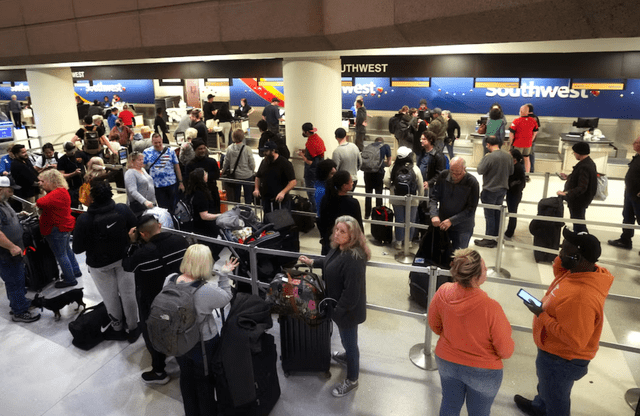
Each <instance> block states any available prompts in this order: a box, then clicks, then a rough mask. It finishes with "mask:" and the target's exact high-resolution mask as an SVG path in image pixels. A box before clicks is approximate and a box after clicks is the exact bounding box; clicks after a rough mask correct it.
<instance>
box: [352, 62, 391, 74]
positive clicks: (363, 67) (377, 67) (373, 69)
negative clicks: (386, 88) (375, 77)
mask: <svg viewBox="0 0 640 416" xmlns="http://www.w3.org/2000/svg"><path fill="white" fill-rule="evenodd" d="M388 66H389V64H342V72H361V73H380V72H387V67H388Z"/></svg>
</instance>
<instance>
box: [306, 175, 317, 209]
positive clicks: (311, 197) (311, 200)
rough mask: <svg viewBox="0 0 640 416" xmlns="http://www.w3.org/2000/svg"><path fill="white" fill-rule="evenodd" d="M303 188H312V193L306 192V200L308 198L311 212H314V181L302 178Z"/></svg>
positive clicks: (315, 207)
mask: <svg viewBox="0 0 640 416" xmlns="http://www.w3.org/2000/svg"><path fill="white" fill-rule="evenodd" d="M304 187H305V188H313V191H307V198H309V203H310V204H311V211H312V212H316V211H317V206H316V181H315V180H312V179H310V178H309V179H307V178H304Z"/></svg>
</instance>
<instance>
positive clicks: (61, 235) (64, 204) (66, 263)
mask: <svg viewBox="0 0 640 416" xmlns="http://www.w3.org/2000/svg"><path fill="white" fill-rule="evenodd" d="M38 182H39V184H40V188H41V189H42V190H43V191H44V192H46V195H45V196H43V197H42V198H40V199H38V200H37V201H36V205H37V206H38V208H39V209H40V210H41V211H42V215H41V216H40V233H42V235H43V236H44V238H45V239H46V240H47V242H48V243H49V246H50V247H51V251H53V254H54V256H55V257H56V261H57V262H58V264H59V265H60V269H61V270H62V279H63V280H62V281H59V282H56V283H55V287H57V288H64V287H69V286H75V285H77V284H78V281H77V280H76V278H78V277H80V276H82V272H81V271H80V266H78V261H77V260H76V256H75V254H73V250H71V245H70V244H69V241H70V237H69V236H70V233H71V231H73V228H74V227H75V225H76V219H75V218H74V217H73V216H72V215H71V197H70V196H69V191H68V189H69V185H68V184H67V180H66V179H65V178H64V176H62V173H60V172H59V171H58V170H56V169H47V170H45V171H43V172H42V173H41V174H40V175H39V176H38Z"/></svg>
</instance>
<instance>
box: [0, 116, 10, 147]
mask: <svg viewBox="0 0 640 416" xmlns="http://www.w3.org/2000/svg"><path fill="white" fill-rule="evenodd" d="M11 140H13V123H12V122H10V121H3V122H0V142H9V141H11Z"/></svg>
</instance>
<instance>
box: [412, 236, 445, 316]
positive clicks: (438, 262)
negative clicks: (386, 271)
mask: <svg viewBox="0 0 640 416" xmlns="http://www.w3.org/2000/svg"><path fill="white" fill-rule="evenodd" d="M452 248H453V247H452V245H451V241H450V240H449V235H448V233H447V232H446V231H442V230H440V229H439V228H436V227H433V226H432V227H429V229H427V232H426V233H425V235H424V237H423V238H422V241H421V242H420V248H419V249H418V252H417V253H416V257H415V258H414V259H413V264H412V266H422V267H428V266H438V267H440V268H441V269H447V270H448V269H449V268H450V267H451V266H450V264H451V258H452V254H453V250H452ZM429 277H430V275H429V274H428V273H419V272H410V273H409V295H410V296H411V299H413V300H414V301H415V302H416V303H417V304H418V305H420V306H422V307H423V308H426V307H427V306H428V302H427V297H428V290H429ZM451 281H452V280H451V277H450V276H438V281H437V282H436V290H438V288H439V287H440V286H442V285H443V284H444V283H446V282H451Z"/></svg>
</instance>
